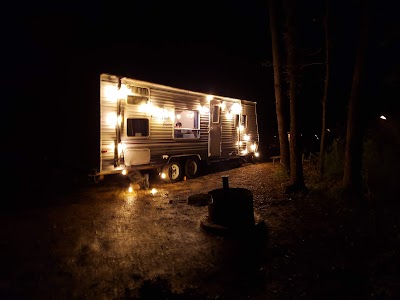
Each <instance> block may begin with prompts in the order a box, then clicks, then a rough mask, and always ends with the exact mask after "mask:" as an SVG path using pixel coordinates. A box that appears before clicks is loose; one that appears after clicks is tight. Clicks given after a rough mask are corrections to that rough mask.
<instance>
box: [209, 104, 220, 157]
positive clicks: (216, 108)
mask: <svg viewBox="0 0 400 300" xmlns="http://www.w3.org/2000/svg"><path fill="white" fill-rule="evenodd" d="M221 132H222V130H221V106H220V101H218V100H214V99H213V100H211V101H210V124H209V134H208V156H210V157H220V156H221Z"/></svg>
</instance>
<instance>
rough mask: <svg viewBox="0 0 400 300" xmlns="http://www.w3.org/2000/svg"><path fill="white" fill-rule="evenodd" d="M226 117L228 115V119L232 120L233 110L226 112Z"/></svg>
mask: <svg viewBox="0 0 400 300" xmlns="http://www.w3.org/2000/svg"><path fill="white" fill-rule="evenodd" d="M225 117H226V118H227V119H228V120H232V114H231V111H227V112H226V114H225Z"/></svg>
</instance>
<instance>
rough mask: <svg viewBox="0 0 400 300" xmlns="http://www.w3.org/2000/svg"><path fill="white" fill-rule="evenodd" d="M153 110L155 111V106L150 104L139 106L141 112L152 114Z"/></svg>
mask: <svg viewBox="0 0 400 300" xmlns="http://www.w3.org/2000/svg"><path fill="white" fill-rule="evenodd" d="M152 110H153V104H151V103H150V102H148V103H143V104H140V105H139V112H144V113H148V114H150V113H151V112H152Z"/></svg>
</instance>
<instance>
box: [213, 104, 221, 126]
mask: <svg viewBox="0 0 400 300" xmlns="http://www.w3.org/2000/svg"><path fill="white" fill-rule="evenodd" d="M219 111H220V107H219V105H214V106H213V114H212V122H213V123H219Z"/></svg>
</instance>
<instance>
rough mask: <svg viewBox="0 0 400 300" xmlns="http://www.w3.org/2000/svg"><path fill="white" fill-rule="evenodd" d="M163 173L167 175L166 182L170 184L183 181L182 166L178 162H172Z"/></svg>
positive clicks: (165, 167) (164, 168)
mask: <svg viewBox="0 0 400 300" xmlns="http://www.w3.org/2000/svg"><path fill="white" fill-rule="evenodd" d="M162 172H163V173H164V174H165V178H164V181H165V182H168V183H174V182H178V181H180V180H181V179H182V175H183V174H182V173H183V169H182V165H181V164H180V163H179V162H178V161H172V162H170V163H168V164H166V165H165V166H164V167H163V169H162Z"/></svg>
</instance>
